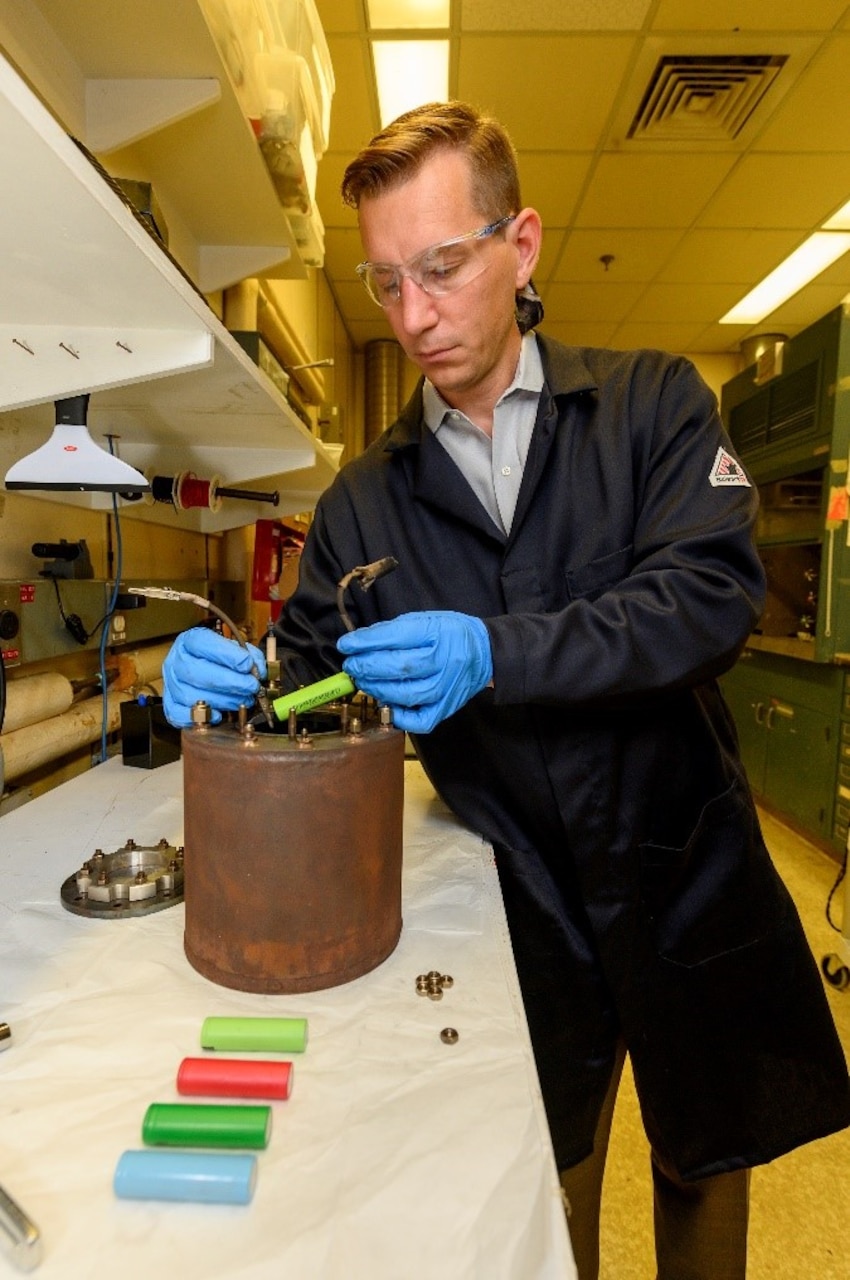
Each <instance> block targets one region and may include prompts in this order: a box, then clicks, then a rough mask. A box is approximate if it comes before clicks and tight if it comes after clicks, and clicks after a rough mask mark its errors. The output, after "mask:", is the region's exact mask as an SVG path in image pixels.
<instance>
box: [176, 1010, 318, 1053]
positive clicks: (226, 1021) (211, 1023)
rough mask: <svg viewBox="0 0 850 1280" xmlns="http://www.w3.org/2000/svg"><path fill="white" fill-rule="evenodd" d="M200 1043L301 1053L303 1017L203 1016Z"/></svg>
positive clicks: (304, 1042) (304, 1029)
mask: <svg viewBox="0 0 850 1280" xmlns="http://www.w3.org/2000/svg"><path fill="white" fill-rule="evenodd" d="M201 1047H202V1048H204V1049H220V1050H224V1051H226V1052H242V1053H254V1052H256V1053H303V1052H304V1050H305V1049H306V1048H307V1019H306V1018H205V1019H204V1024H203V1026H202V1027H201Z"/></svg>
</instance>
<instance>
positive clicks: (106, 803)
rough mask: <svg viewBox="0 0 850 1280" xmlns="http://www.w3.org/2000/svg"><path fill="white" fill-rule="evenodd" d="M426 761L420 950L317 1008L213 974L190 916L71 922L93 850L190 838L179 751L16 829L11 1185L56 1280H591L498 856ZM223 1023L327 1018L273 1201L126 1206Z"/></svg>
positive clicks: (3, 970) (418, 803) (276, 1147)
mask: <svg viewBox="0 0 850 1280" xmlns="http://www.w3.org/2000/svg"><path fill="white" fill-rule="evenodd" d="M405 770H406V778H405V840H404V878H403V916H404V925H403V929H402V935H401V939H400V942H399V944H398V947H397V948H396V950H395V951H394V952H393V954H392V955H391V956H390V957H389V958H388V959H387V960H386V961H384V963H383V964H382V965H380V966H379V967H378V968H377V969H375V970H373V972H371V973H369V974H366V975H364V976H363V977H361V978H358V979H357V980H355V981H354V982H351V983H347V984H346V985H344V986H341V987H337V988H334V989H331V990H327V991H318V992H312V993H307V994H299V995H285V996H284V995H276V996H267V995H256V994H251V993H247V992H240V991H233V990H229V989H226V988H224V987H220V986H217V985H216V984H214V983H211V982H209V981H207V980H206V979H205V978H203V977H202V976H201V975H200V974H199V973H197V972H196V971H195V970H194V969H192V967H191V966H190V965H189V963H188V961H187V960H186V958H185V955H184V952H183V921H184V908H183V905H182V904H177V905H175V906H172V907H169V908H167V909H166V910H162V911H157V912H155V913H152V914H150V915H147V916H144V917H136V918H128V919H120V920H118V919H116V920H100V919H89V918H86V917H83V916H78V915H76V914H73V913H71V912H68V911H66V910H65V909H64V908H63V907H62V905H61V902H60V896H59V895H60V888H61V885H62V883H63V881H64V880H65V879H67V877H68V876H70V875H71V874H72V873H73V872H74V871H75V870H76V869H77V868H78V867H79V866H80V865H81V863H82V862H83V861H84V860H85V859H86V858H87V857H89V856H90V855H91V854H92V853H93V852H94V850H95V849H96V848H100V849H103V851H104V852H106V853H108V852H111V851H113V850H115V849H118V848H120V847H122V846H123V845H125V843H126V842H127V840H128V839H130V838H132V839H134V840H135V841H136V842H137V843H138V844H142V845H150V844H155V843H157V842H158V841H159V840H161V839H163V838H164V839H166V840H167V841H168V843H170V844H177V845H179V844H182V831H183V826H182V823H183V804H182V766H181V764H180V763H179V762H178V763H175V764H168V765H165V766H162V767H160V768H158V769H153V770H146V769H136V768H132V767H127V766H124V765H123V764H122V762H121V761H120V760H119V759H113V760H110V761H109V762H107V763H106V764H103V765H100V766H98V767H96V768H94V769H92V770H90V771H89V772H87V773H86V774H84V775H82V776H81V777H79V778H77V779H74V780H73V781H71V782H67V783H65V784H64V785H62V786H60V787H58V788H56V789H55V790H54V791H51V792H49V793H48V794H47V795H45V796H42V797H40V798H38V799H36V800H33V801H31V802H30V803H28V804H26V805H23V806H22V807H20V808H19V809H16V810H14V811H12V812H10V813H8V814H6V815H5V816H3V817H2V818H0V1021H6V1022H8V1023H9V1025H10V1026H11V1028H12V1042H11V1046H10V1048H9V1049H8V1050H7V1051H6V1052H4V1053H0V1184H1V1185H2V1186H3V1187H4V1188H5V1189H6V1191H7V1192H8V1193H9V1194H10V1195H11V1196H12V1197H13V1198H14V1199H15V1200H16V1201H17V1202H18V1203H19V1204H20V1205H21V1206H22V1207H23V1208H24V1209H25V1210H26V1212H27V1213H28V1214H29V1215H30V1216H31V1217H32V1218H33V1219H34V1220H35V1222H36V1223H37V1224H38V1226H39V1228H40V1230H41V1233H42V1237H43V1241H44V1261H43V1263H42V1265H41V1267H40V1268H39V1271H38V1274H39V1275H40V1276H43V1277H44V1280H51V1278H52V1277H57V1278H60V1277H61V1280H82V1278H84V1277H95V1276H97V1277H99V1276H102V1275H111V1276H120V1277H121V1280H135V1278H136V1277H139V1278H141V1277H145V1278H146V1280H148V1278H149V1277H150V1276H156V1275H162V1276H179V1277H180V1280H215V1278H216V1277H222V1278H226V1280H266V1278H268V1280H272V1278H274V1280H279V1277H281V1276H284V1275H291V1276H305V1277H309V1280H402V1278H403V1280H436V1278H437V1277H440V1278H441V1280H442V1278H443V1277H445V1278H447V1280H573V1278H574V1277H575V1274H576V1273H575V1268H574V1263H573V1260H572V1253H571V1249H570V1245H569V1239H568V1235H567V1231H566V1226H565V1219H564V1211H563V1207H562V1203H561V1199H560V1194H559V1187H558V1180H557V1174H556V1171H555V1167H554V1162H553V1157H552V1151H551V1146H550V1142H549V1135H548V1130H547V1127H546V1121H545V1116H544V1112H543V1106H542V1101H541V1098H540V1093H539V1086H538V1083H537V1076H536V1072H535V1067H534V1059H533V1056H532V1051H531V1046H530V1042H529V1038H528V1030H527V1026H526V1021H525V1014H524V1011H523V1006H522V1000H521V997H520V993H519V988H518V984H517V978H516V971H515V968H514V963H513V957H512V953H511V948H510V942H509V938H508V933H507V926H506V922H505V917H504V909H503V906H502V901H501V896H500V893H499V886H498V878H497V875H496V871H495V867H494V864H493V859H492V851H491V849H490V848H489V846H488V845H487V844H485V843H484V842H483V841H481V840H480V839H478V838H477V837H476V836H474V835H472V834H471V833H470V832H468V831H467V830H465V829H464V828H463V827H461V826H460V825H459V824H458V823H457V822H456V820H455V819H454V818H453V817H452V816H451V814H450V813H449V812H448V811H447V810H446V809H445V807H444V806H443V805H442V804H441V802H440V801H438V800H437V799H436V798H435V796H434V794H433V791H432V789H431V787H430V785H429V783H428V782H427V780H426V779H425V778H424V776H423V774H422V772H421V770H420V768H419V766H418V765H416V764H414V763H412V762H411V763H408V764H406V765H405ZM430 970H438V971H439V972H440V973H443V974H450V975H451V976H452V978H453V980H454V984H453V986H452V987H451V989H449V990H447V991H446V992H445V994H444V996H443V999H442V1000H439V1001H432V1000H430V999H428V998H426V997H422V996H419V995H417V992H416V988H415V983H416V977H417V975H419V974H421V973H427V972H428V971H430ZM211 1015H247V1016H271V1015H274V1016H294V1017H306V1018H307V1019H308V1025H309V1040H308V1044H307V1049H306V1052H304V1053H303V1054H295V1055H292V1057H291V1060H292V1061H293V1062H294V1064H295V1066H294V1087H293V1090H292V1095H291V1097H290V1098H289V1100H288V1101H285V1102H276V1103H273V1104H272V1107H273V1129H272V1135H271V1140H270V1142H269V1145H268V1147H267V1148H266V1150H264V1151H261V1152H259V1153H258V1177H257V1187H256V1193H255V1195H254V1198H253V1201H252V1203H251V1204H250V1205H247V1206H244V1207H240V1206H231V1205H227V1206H221V1205H200V1204H179V1203H161V1202H158V1201H157V1202H155V1201H122V1200H118V1199H117V1198H116V1197H115V1195H114V1193H113V1190H112V1178H113V1174H114V1171H115V1166H116V1163H117V1161H118V1159H119V1157H120V1155H121V1154H122V1152H123V1151H125V1150H131V1149H140V1148H141V1147H142V1141H141V1124H142V1119H143V1116H144V1113H145V1110H146V1109H147V1107H148V1105H149V1104H150V1103H151V1102H169V1101H176V1100H177V1098H178V1095H177V1092H176V1086H175V1078H176V1073H177V1068H178V1066H179V1064H180V1062H181V1061H182V1059H183V1058H184V1057H189V1056H199V1055H200V1054H201V1053H202V1050H201V1046H200V1031H201V1024H202V1022H203V1020H204V1018H205V1017H207V1016H211ZM447 1026H451V1027H454V1028H455V1029H456V1030H457V1031H458V1034H459V1038H458V1040H457V1043H455V1044H445V1043H444V1042H443V1041H442V1040H441V1038H440V1032H441V1030H442V1029H443V1028H445V1027H447ZM7 1272H8V1274H9V1275H12V1274H15V1273H14V1271H13V1269H12V1267H11V1264H10V1263H8V1262H7V1261H6V1260H5V1258H3V1257H2V1255H0V1275H6V1274H7Z"/></svg>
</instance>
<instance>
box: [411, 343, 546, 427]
mask: <svg viewBox="0 0 850 1280" xmlns="http://www.w3.org/2000/svg"><path fill="white" fill-rule="evenodd" d="M543 381H544V379H543V362H542V361H541V359H540V351H539V349H538V346H537V337H536V335H535V334H533V333H527V334H525V336H524V337H523V339H522V344H521V345H520V349H519V360H518V361H517V367H516V373H515V374H514V377H513V382H512V383H511V385H510V386H509V387H507V388H506V389H505V391H503V392H502V394H501V396H500V397H499V401H498V403H500V404H501V402H502V401H503V400H506V399H507V397H508V396H509V395H512V394H513V392H515V391H528V392H530V393H531V394H532V395H539V394H540V392H541V391H542V390H543ZM452 412H453V409H452V407H451V405H449V404H447V403H446V401H445V400H444V399H443V397H442V396H441V395H440V393H439V391H438V390H437V388H436V387H435V386H434V384H433V382H431V381H430V379H429V378H426V379H425V381H424V384H423V387H422V413H423V417H424V419H425V424H426V426H428V427H429V428H430V430H431V431H433V432H434V434H435V435H436V433H437V432H438V431H439V429H440V427H441V426H442V425H443V421H444V419H445V416H446V414H447V413H452Z"/></svg>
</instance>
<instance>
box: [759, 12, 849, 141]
mask: <svg viewBox="0 0 850 1280" xmlns="http://www.w3.org/2000/svg"><path fill="white" fill-rule="evenodd" d="M848 79H850V35H837V36H835V37H834V38H833V39H832V41H831V42H830V43H829V45H828V46H827V47H826V48H825V49H824V50H823V53H822V54H821V56H820V57H818V58H815V59H813V61H812V63H811V64H810V66H809V68H808V70H807V71H806V72H805V73H804V74H803V75H802V76H801V77H800V79H799V80H798V82H797V84H796V85H795V86H794V89H793V91H792V92H791V93H789V94H788V97H787V98H786V99H785V100H784V101H783V103H782V105H781V106H780V107H779V109H778V110H777V111H776V112H775V114H774V116H773V117H772V119H771V120H770V122H769V123H768V124H767V125H766V127H765V128H764V129H763V130H762V132H761V133H760V134H759V137H758V139H757V140H756V143H755V148H754V149H755V150H757V151H785V152H787V151H818V152H824V151H834V152H841V151H843V152H848V151H850V94H848V92H847V84H848Z"/></svg>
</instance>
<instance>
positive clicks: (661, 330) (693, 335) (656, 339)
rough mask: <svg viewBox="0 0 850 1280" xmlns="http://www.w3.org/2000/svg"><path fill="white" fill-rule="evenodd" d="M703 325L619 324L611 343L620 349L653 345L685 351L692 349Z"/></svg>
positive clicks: (634, 348) (659, 347)
mask: <svg viewBox="0 0 850 1280" xmlns="http://www.w3.org/2000/svg"><path fill="white" fill-rule="evenodd" d="M701 329H702V326H701V325H693V324H684V323H682V324H635V323H626V324H621V325H618V327H617V328H616V330H615V331H614V334H613V336H612V338H611V345H612V346H613V347H615V348H616V349H617V350H618V351H639V350H640V349H641V348H643V347H651V348H653V349H654V350H656V351H674V352H679V353H684V352H686V351H692V350H693V349H694V344H695V343H696V341H697V338H698V337H699V335H700V332H701Z"/></svg>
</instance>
